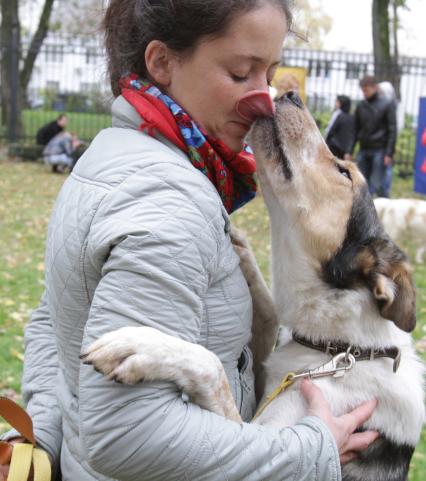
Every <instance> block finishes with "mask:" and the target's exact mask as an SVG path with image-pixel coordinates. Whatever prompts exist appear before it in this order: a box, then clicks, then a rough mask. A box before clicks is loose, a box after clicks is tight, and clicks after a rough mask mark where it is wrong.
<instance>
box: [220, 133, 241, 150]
mask: <svg viewBox="0 0 426 481" xmlns="http://www.w3.org/2000/svg"><path fill="white" fill-rule="evenodd" d="M221 140H222V141H223V142H224V143H225V144H226V145H227V146H228V147H229V148H230V149H231V150H232V151H234V152H241V150H243V147H244V137H234V136H229V135H224V136H223V137H222V139H221Z"/></svg>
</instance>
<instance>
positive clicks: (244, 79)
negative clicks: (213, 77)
mask: <svg viewBox="0 0 426 481" xmlns="http://www.w3.org/2000/svg"><path fill="white" fill-rule="evenodd" d="M231 77H232V80H233V81H234V82H247V80H248V75H236V74H231Z"/></svg>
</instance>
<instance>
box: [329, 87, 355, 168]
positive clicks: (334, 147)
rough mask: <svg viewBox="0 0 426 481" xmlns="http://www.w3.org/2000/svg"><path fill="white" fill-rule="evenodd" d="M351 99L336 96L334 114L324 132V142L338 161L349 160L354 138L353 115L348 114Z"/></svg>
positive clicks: (344, 96)
mask: <svg viewBox="0 0 426 481" xmlns="http://www.w3.org/2000/svg"><path fill="white" fill-rule="evenodd" d="M350 110H351V99H350V98H349V97H347V96H346V95H338V96H337V99H336V105H335V109H334V112H333V114H332V116H331V119H330V122H329V124H328V125H327V128H326V129H325V132H324V137H325V141H326V143H327V145H328V148H329V149H330V150H331V152H332V153H333V154H334V155H335V156H336V157H338V158H339V159H344V160H350V159H351V149H352V145H353V142H354V136H355V125H354V118H353V115H351V113H350Z"/></svg>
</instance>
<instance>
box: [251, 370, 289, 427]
mask: <svg viewBox="0 0 426 481" xmlns="http://www.w3.org/2000/svg"><path fill="white" fill-rule="evenodd" d="M294 376H295V374H294V372H289V373H288V374H287V375H286V376H285V377H284V378H283V380H282V381H281V382H280V385H279V386H278V387H277V388H276V389H275V390H274V391H272V392H271V394H269V396H267V397H266V401H265V402H264V403H263V404H262V406H260V408H259V409H258V410H257V412H256V414H255V415H254V417H253V419H252V421H253V420H254V419H256V418H257V417H259V416H260V415H261V414H262V413H263V411H264V410H265V409H266V408H267V407H268V406H269V405H270V404H271V402H272V401H273V400H274V399H275V398H276V397H277V396H279V395H280V394H281V393H282V392H283V391H285V390H286V389H287V388H288V387H289V386H291V385H292V384H293V383H294Z"/></svg>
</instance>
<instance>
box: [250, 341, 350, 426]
mask: <svg viewBox="0 0 426 481" xmlns="http://www.w3.org/2000/svg"><path fill="white" fill-rule="evenodd" d="M355 362H356V361H355V357H354V356H353V355H352V354H350V352H349V350H348V352H341V353H339V354H336V355H335V356H334V357H333V358H332V359H331V360H330V361H328V362H326V363H325V364H322V365H321V366H318V367H316V368H314V369H307V370H306V371H302V372H298V373H294V372H289V373H288V374H287V375H286V376H285V377H284V378H283V379H282V381H281V382H280V385H279V386H278V387H277V388H276V389H275V390H274V391H272V392H271V394H269V396H267V397H266V401H265V402H264V403H263V404H262V406H260V408H259V409H258V410H257V412H256V414H255V415H254V417H253V419H252V421H254V420H255V419H256V418H258V417H259V416H260V415H261V414H262V413H263V411H264V410H265V409H266V408H267V407H268V406H269V405H270V404H271V402H272V401H273V400H274V399H275V398H276V397H277V396H279V395H280V394H281V393H282V392H283V391H285V390H286V389H287V388H288V387H289V386H291V385H292V384H293V383H294V381H296V380H297V379H303V378H308V379H316V378H321V377H328V376H331V377H335V378H338V377H342V376H344V375H345V373H346V372H347V371H350V370H351V369H352V368H353V367H354V366H355Z"/></svg>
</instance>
